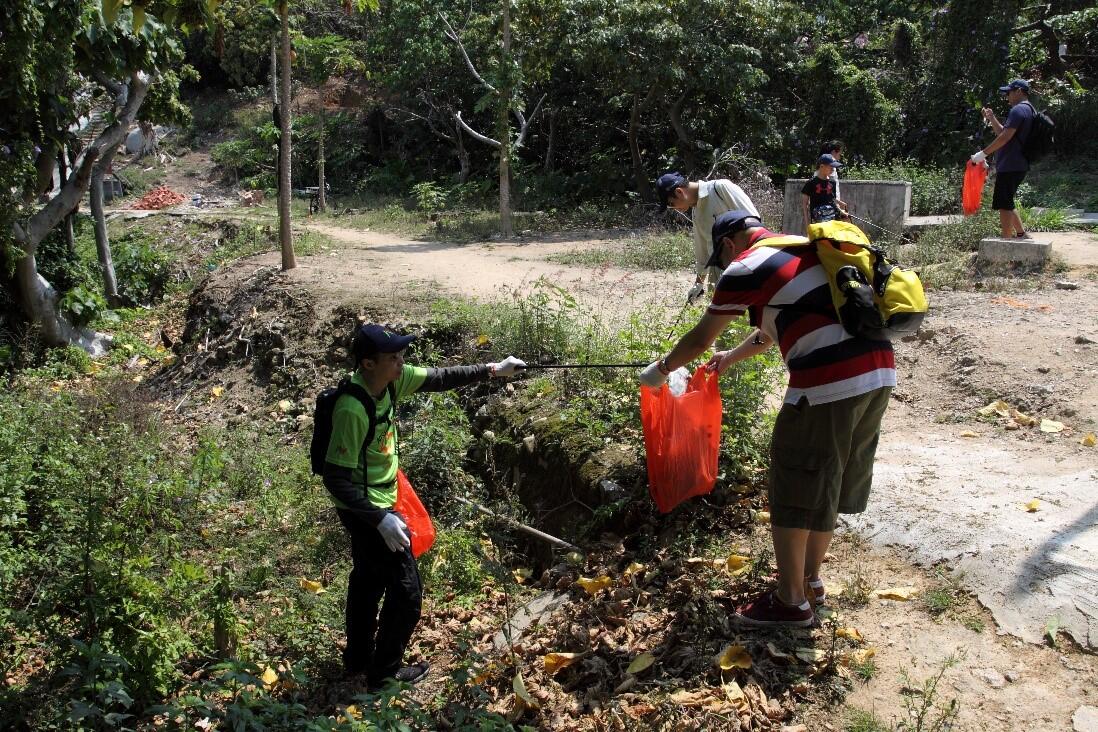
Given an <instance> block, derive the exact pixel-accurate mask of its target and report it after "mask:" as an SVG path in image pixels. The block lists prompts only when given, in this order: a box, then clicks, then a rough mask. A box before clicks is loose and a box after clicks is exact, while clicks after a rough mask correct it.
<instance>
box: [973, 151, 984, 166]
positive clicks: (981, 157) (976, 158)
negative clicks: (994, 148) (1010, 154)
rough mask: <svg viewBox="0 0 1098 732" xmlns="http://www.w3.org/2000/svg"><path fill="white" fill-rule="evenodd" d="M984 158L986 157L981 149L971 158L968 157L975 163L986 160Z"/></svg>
mask: <svg viewBox="0 0 1098 732" xmlns="http://www.w3.org/2000/svg"><path fill="white" fill-rule="evenodd" d="M986 159H987V155H985V154H984V151H983V150H981V151H980V152H978V153H976V154H975V155H973V156H972V157H971V158H969V160H971V161H972V162H973V163H975V164H976V165H979V164H980V163H982V162H984V160H986Z"/></svg>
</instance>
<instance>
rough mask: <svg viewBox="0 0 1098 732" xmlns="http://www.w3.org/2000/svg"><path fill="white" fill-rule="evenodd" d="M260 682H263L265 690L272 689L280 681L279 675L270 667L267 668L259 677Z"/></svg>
mask: <svg viewBox="0 0 1098 732" xmlns="http://www.w3.org/2000/svg"><path fill="white" fill-rule="evenodd" d="M259 680H260V681H262V682H263V688H264V689H270V688H272V687H273V686H274V685H275V682H276V681H278V673H277V672H276V671H275V670H274V669H273V668H271V667H270V666H265V667H264V668H263V673H261V674H260V675H259Z"/></svg>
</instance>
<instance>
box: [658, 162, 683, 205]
mask: <svg viewBox="0 0 1098 732" xmlns="http://www.w3.org/2000/svg"><path fill="white" fill-rule="evenodd" d="M689 182H690V181H688V180H687V179H686V176H685V175H683V174H682V173H680V172H678V171H677V170H672V171H671V172H670V173H664V174H663V175H661V176H660V177H659V178H657V179H656V203H658V204H659V205H660V211H666V210H667V199H669V198H670V197H671V193H672V192H673V191H674V190H675V189H676V188H682V187H683V186H685V185H686V184H687V183H689Z"/></svg>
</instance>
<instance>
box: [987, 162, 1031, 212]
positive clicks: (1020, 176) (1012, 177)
mask: <svg viewBox="0 0 1098 732" xmlns="http://www.w3.org/2000/svg"><path fill="white" fill-rule="evenodd" d="M1025 177H1026V171H1024V170H1015V171H1010V172H1006V173H996V174H995V192H994V193H992V194H991V207H992V208H993V209H995V210H996V211H1013V210H1014V194H1015V193H1017V192H1018V186H1020V185H1022V181H1023V180H1024V179H1025Z"/></svg>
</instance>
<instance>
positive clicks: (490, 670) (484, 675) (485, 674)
mask: <svg viewBox="0 0 1098 732" xmlns="http://www.w3.org/2000/svg"><path fill="white" fill-rule="evenodd" d="M498 670H499V667H497V666H496V664H495V662H494V661H493V662H490V663H489V664H488V665H487V666H485V667H484V668H482V669H481V670H480V671H478V672H477V675H476V676H474V677H473V683H474V684H483V683H484V682H485V681H487V680H488V679H489V678H490V677H491V676H492V674H494V673H495V672H496V671H498Z"/></svg>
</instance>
